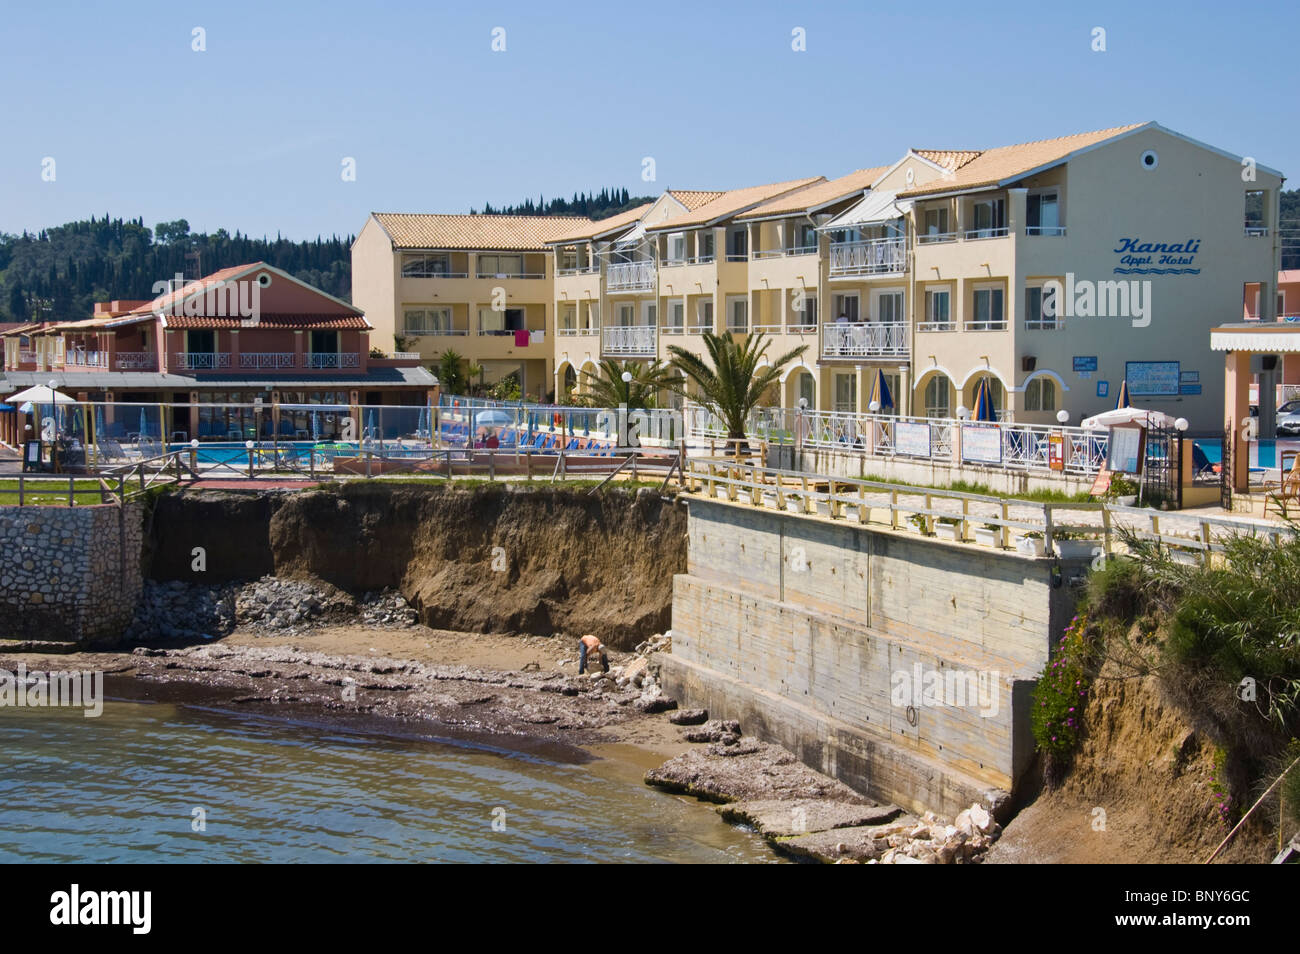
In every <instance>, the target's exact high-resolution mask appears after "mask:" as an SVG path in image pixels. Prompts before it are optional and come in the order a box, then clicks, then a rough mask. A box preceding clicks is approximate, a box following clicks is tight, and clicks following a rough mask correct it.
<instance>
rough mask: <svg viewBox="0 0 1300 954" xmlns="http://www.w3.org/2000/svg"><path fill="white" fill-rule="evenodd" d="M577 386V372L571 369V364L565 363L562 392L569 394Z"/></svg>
mask: <svg viewBox="0 0 1300 954" xmlns="http://www.w3.org/2000/svg"><path fill="white" fill-rule="evenodd" d="M577 386H578V372H577V371H575V370H574V369H573V365H571V364H570V365H567V366H566V367H565V369H564V389H563V390H564V393H565V394H571V393H572V392H573V389H574V388H576V387H577Z"/></svg>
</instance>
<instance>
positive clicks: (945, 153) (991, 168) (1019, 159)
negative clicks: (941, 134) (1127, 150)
mask: <svg viewBox="0 0 1300 954" xmlns="http://www.w3.org/2000/svg"><path fill="white" fill-rule="evenodd" d="M1148 125H1151V124H1150V123H1133V124H1131V125H1128V126H1114V127H1112V128H1110V129H1098V130H1096V131H1094V132H1085V133H1076V134H1075V135H1073V136H1061V137H1059V138H1057V139H1042V140H1039V141H1038V142H1025V143H1020V144H1018V145H1015V146H998V147H997V148H996V149H985V150H983V151H981V152H979V153H978V154H975V155H974V158H971V159H966V160H965V161H963V162H960V164H957V165H956V167H955V170H954V171H953V173H952V174H951V175H946V176H944V177H943V178H941V179H935V180H934V181H932V182H927V183H926V184H925V185H923V186H918V187H917V188H915V189H909V190H907V191H905V192H901V193H899V195H900V196H904V197H907V196H920V195H931V194H933V193H936V192H951V191H954V190H958V189H975V188H980V187H983V186H995V185H997V184H998V183H1001V182H1005V181H1007V180H1010V179H1015V178H1016V177H1018V176H1022V175H1024V174H1025V173H1027V172H1030V171H1031V170H1033V169H1037V168H1039V167H1041V166H1045V165H1050V164H1052V163H1055V162H1060V161H1061V160H1063V159H1065V158H1066V157H1067V156H1069V155H1070V154H1071V153H1073V152H1076V151H1077V150H1079V149H1084V148H1086V147H1088V146H1095V145H1096V144H1097V143H1101V142H1105V141H1106V140H1108V139H1114V138H1115V137H1116V136H1120V135H1123V134H1124V133H1126V132H1131V131H1132V130H1134V129H1140V128H1141V127H1143V126H1148ZM912 151H913V152H915V153H916V154H917V155H921V156H925V157H926V158H928V159H931V161H939V160H937V159H933V158H932V157H934V156H939V157H949V159H950V161H952V162H954V163H957V162H958V160H959V159H960V158H962V157H965V156H968V155H971V153H970V152H958V151H955V150H921V149H914V150H912ZM940 164H941V165H942V164H943V163H942V162H941V163H940Z"/></svg>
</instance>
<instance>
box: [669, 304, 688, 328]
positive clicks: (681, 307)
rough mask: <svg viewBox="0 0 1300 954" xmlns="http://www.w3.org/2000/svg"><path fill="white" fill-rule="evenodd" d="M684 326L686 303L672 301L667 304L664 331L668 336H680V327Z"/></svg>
mask: <svg viewBox="0 0 1300 954" xmlns="http://www.w3.org/2000/svg"><path fill="white" fill-rule="evenodd" d="M685 324H686V303H685V302H682V301H673V302H669V303H668V327H667V328H665V329H664V331H665V332H666V333H668V334H681V333H682V326H683V325H685Z"/></svg>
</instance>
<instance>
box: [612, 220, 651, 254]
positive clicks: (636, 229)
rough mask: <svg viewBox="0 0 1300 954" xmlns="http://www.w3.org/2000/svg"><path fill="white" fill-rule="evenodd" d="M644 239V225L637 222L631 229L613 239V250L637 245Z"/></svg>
mask: <svg viewBox="0 0 1300 954" xmlns="http://www.w3.org/2000/svg"><path fill="white" fill-rule="evenodd" d="M644 239H645V223H644V222H638V223H637V224H636V225H634V226H632V228H631V229H629V230H628V231H626V232H624V233H623V234H622V235H620V236H619V237H618V238H616V239H614V247H615V248H627V247H628V246H629V245H637V244H639V243H640V242H642V241H643V240H644Z"/></svg>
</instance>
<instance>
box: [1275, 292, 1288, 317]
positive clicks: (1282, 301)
mask: <svg viewBox="0 0 1300 954" xmlns="http://www.w3.org/2000/svg"><path fill="white" fill-rule="evenodd" d="M1285 314H1286V293H1285V292H1284V291H1282V289H1280V288H1279V289H1278V290H1277V315H1276V316H1275V317H1277V318H1281V317H1282V316H1283V315H1285Z"/></svg>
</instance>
